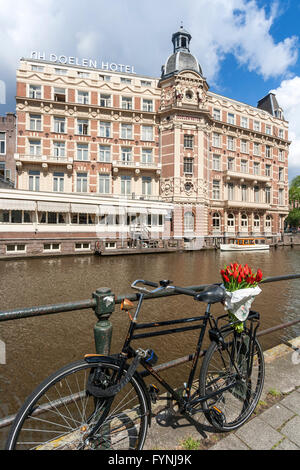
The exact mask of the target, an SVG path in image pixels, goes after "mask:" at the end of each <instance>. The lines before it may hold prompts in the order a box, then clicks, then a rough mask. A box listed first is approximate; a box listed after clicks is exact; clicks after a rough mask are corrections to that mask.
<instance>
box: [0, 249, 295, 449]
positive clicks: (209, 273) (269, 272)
mask: <svg viewBox="0 0 300 470" xmlns="http://www.w3.org/2000/svg"><path fill="white" fill-rule="evenodd" d="M235 261H237V262H238V263H242V264H245V263H246V262H247V263H248V264H249V265H250V266H251V267H253V269H257V268H258V267H260V268H261V269H262V271H263V274H264V277H269V276H276V275H281V274H292V273H300V247H299V248H297V247H295V248H289V247H287V248H279V249H277V250H270V251H269V252H252V253H237V254H234V255H233V254H232V253H224V252H219V251H215V250H212V251H203V252H188V253H170V254H160V255H151V254H149V255H132V256H111V257H102V258H101V257H93V256H77V257H66V258H45V259H28V260H18V261H2V262H0V276H1V289H0V310H1V311H4V310H6V309H13V308H19V307H20V308H21V307H29V306H36V305H47V304H51V303H60V302H69V301H75V300H81V299H88V298H91V295H92V292H94V291H95V290H96V289H97V288H99V287H110V288H111V290H112V292H114V293H116V294H118V295H119V294H124V293H127V292H130V291H131V289H130V284H131V282H132V281H133V280H135V279H137V278H144V279H149V280H154V281H156V280H159V279H172V280H173V281H174V284H178V285H185V286H188V285H196V284H207V283H213V282H219V281H220V276H219V270H220V268H222V267H223V266H224V264H228V263H230V262H235ZM299 283H300V279H299V280H292V281H283V282H278V283H272V284H265V285H263V286H262V291H263V292H262V294H261V295H260V296H258V298H257V300H256V301H255V304H254V305H253V308H255V309H256V310H258V311H260V312H261V319H262V320H261V329H265V328H269V327H271V326H275V325H277V324H279V323H283V322H287V321H290V320H293V319H296V318H297V317H299V307H300V289H299V285H300V284H299ZM202 311H203V305H202V304H199V303H197V304H196V302H194V301H193V299H191V298H187V297H184V296H176V297H173V298H168V299H161V300H151V301H149V302H146V303H145V304H144V308H143V310H142V312H141V316H140V320H141V321H155V320H157V321H158V320H167V319H170V318H180V317H183V316H192V315H193V314H195V313H199V312H200V313H202ZM213 311H214V312H219V313H223V311H222V307H220V306H215V307H214V309H213ZM95 322H96V318H95V315H94V313H93V312H92V311H80V312H69V313H63V314H58V315H50V316H45V317H39V318H27V319H24V320H16V321H11V322H5V323H2V324H0V339H1V340H3V341H5V343H6V356H7V365H5V366H0V381H1V382H0V419H1V418H3V417H4V416H6V415H7V414H13V413H14V412H15V411H16V409H17V408H18V406H19V405H20V403H21V402H22V401H23V400H24V398H25V396H27V395H28V394H29V393H30V392H31V391H32V389H33V387H34V386H35V385H36V384H37V383H39V382H40V381H41V380H43V379H44V378H45V377H46V376H47V375H49V373H51V372H52V371H53V370H56V369H57V368H59V367H61V366H62V365H64V364H66V363H68V362H71V361H74V360H77V359H79V358H81V357H82V356H83V355H84V354H86V353H89V352H93V351H94V340H93V326H94V324H95ZM112 322H113V325H114V333H113V341H112V352H116V351H118V349H119V348H120V345H121V343H122V341H123V339H124V335H125V333H126V330H127V326H128V323H127V316H126V315H125V314H124V313H123V312H121V311H120V309H119V308H116V311H115V313H114V314H113V316H112ZM299 335H300V325H299V324H298V325H295V326H293V327H291V328H289V329H287V330H282V331H279V332H276V333H274V334H272V335H268V336H265V337H262V338H261V339H262V343H263V347H264V349H266V348H269V347H272V346H274V345H275V344H278V343H279V342H280V341H281V339H282V338H288V337H295V336H299ZM196 339H197V332H187V333H180V334H176V335H175V334H174V335H171V336H170V337H158V338H155V339H150V340H149V339H148V340H144V341H142V342H140V343H139V346H141V347H149V346H153V347H154V349H155V351H156V353H157V354H158V356H159V362H165V361H168V360H171V359H174V358H176V357H181V356H183V355H185V354H187V353H189V352H192V349H191V348H193V347H194V345H195V342H196ZM166 344H167V348H166ZM186 368H187V366H186V365H184V366H181V367H180V368H176V369H172V370H171V371H168V372H166V375H168V378H169V379H170V381H171V382H172V383H173V384H174V385H175V384H178V383H180V382H182V377H183V373H184V374H185V373H186V372H185V371H186ZM5 432H7V431H3V432H2V434H3V435H5ZM0 438H1V436H0ZM0 447H1V444H0Z"/></svg>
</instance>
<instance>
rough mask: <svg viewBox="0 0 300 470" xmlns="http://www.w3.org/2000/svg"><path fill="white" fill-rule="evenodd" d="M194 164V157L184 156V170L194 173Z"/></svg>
mask: <svg viewBox="0 0 300 470" xmlns="http://www.w3.org/2000/svg"><path fill="white" fill-rule="evenodd" d="M193 165H194V159H193V158H189V157H184V159H183V172H184V173H189V174H193Z"/></svg>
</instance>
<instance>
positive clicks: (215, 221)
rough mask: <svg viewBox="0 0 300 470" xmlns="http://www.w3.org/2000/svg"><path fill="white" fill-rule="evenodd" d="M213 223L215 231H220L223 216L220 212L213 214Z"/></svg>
mask: <svg viewBox="0 0 300 470" xmlns="http://www.w3.org/2000/svg"><path fill="white" fill-rule="evenodd" d="M212 223H213V229H214V230H220V227H221V216H220V214H219V213H218V212H215V213H214V214H213V218H212Z"/></svg>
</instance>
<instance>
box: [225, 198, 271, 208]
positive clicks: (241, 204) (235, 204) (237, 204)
mask: <svg viewBox="0 0 300 470" xmlns="http://www.w3.org/2000/svg"><path fill="white" fill-rule="evenodd" d="M224 206H225V207H228V208H229V207H231V208H238V209H239V208H241V209H262V210H269V209H271V204H267V203H265V202H254V201H235V200H234V201H230V200H229V199H225V200H224Z"/></svg>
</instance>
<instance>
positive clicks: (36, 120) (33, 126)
mask: <svg viewBox="0 0 300 470" xmlns="http://www.w3.org/2000/svg"><path fill="white" fill-rule="evenodd" d="M29 129H30V130H31V131H41V130H42V116H41V115H40V114H30V115H29Z"/></svg>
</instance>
